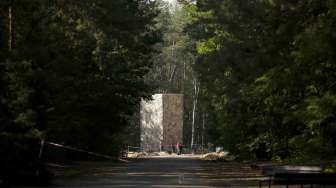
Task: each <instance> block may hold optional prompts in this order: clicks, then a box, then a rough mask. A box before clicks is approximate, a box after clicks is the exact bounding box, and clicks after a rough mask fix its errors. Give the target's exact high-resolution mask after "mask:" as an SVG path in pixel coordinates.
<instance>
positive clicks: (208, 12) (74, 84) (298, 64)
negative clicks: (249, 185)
mask: <svg viewBox="0 0 336 188" xmlns="http://www.w3.org/2000/svg"><path fill="white" fill-rule="evenodd" d="M0 18H1V19H0V141H1V142H0V148H1V149H0V154H1V156H0V158H1V163H0V164H7V166H8V164H9V166H10V165H11V164H12V163H13V161H12V162H9V161H11V160H13V159H18V158H20V157H21V156H20V152H19V151H20V150H22V149H23V148H25V147H23V146H22V145H20V140H22V139H23V138H34V139H42V140H47V141H51V142H56V143H59V144H64V145H68V146H72V147H76V148H80V149H84V150H87V151H93V152H98V153H103V154H107V155H112V156H113V155H114V156H116V155H118V152H119V151H120V149H121V148H122V147H123V146H124V145H125V144H127V143H131V144H135V143H136V142H137V141H138V140H137V139H136V138H135V137H136V135H137V134H138V132H137V131H138V130H139V121H138V117H137V113H138V111H139V102H140V101H141V100H142V99H146V100H150V98H151V95H152V94H154V93H182V94H184V108H185V109H184V141H183V142H184V145H188V146H190V147H191V148H194V147H199V146H202V147H203V145H207V144H208V143H213V144H215V145H216V146H223V147H224V149H225V150H228V151H230V153H232V154H234V155H235V156H237V158H238V159H269V160H277V161H283V160H291V161H309V160H328V159H334V158H335V155H336V137H335V135H336V114H335V112H336V34H335V29H336V2H335V1H333V0H298V1H290V0H282V1H280V0H197V1H191V0H190V1H189V0H179V1H178V2H175V3H174V4H170V3H167V2H165V1H159V0H157V1H152V0H113V1H112V0H90V1H78V0H70V1H69V0H67V1H65V0H50V1H49V0H30V1H27V0H1V2H0ZM130 135H131V136H130ZM16 142H17V144H16ZM7 143H11V144H12V145H10V147H9V146H8V145H6V144H7ZM13 145H14V146H15V147H14V148H13V147H12V146H13ZM25 149H27V148H25ZM28 149H29V148H28ZM0 175H1V174H0Z"/></svg>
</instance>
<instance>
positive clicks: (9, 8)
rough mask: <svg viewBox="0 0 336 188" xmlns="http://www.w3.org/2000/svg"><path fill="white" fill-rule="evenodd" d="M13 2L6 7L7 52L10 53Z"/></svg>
mask: <svg viewBox="0 0 336 188" xmlns="http://www.w3.org/2000/svg"><path fill="white" fill-rule="evenodd" d="M12 4H13V1H12V0H11V1H10V2H9V6H8V51H12V48H13V12H12V11H13V9H12Z"/></svg>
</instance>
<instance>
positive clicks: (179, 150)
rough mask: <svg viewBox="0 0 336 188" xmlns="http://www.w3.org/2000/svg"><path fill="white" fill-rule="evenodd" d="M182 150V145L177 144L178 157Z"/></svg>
mask: <svg viewBox="0 0 336 188" xmlns="http://www.w3.org/2000/svg"><path fill="white" fill-rule="evenodd" d="M181 149H182V145H181V144H180V142H177V144H176V154H177V155H180V154H181Z"/></svg>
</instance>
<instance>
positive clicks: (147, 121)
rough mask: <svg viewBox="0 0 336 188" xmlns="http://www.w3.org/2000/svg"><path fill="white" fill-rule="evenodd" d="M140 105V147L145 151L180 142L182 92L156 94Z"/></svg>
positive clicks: (181, 131) (157, 149)
mask: <svg viewBox="0 0 336 188" xmlns="http://www.w3.org/2000/svg"><path fill="white" fill-rule="evenodd" d="M140 106H141V107H140V127H141V147H142V148H143V149H144V150H145V151H161V150H162V149H164V150H167V149H168V150H169V149H171V147H172V146H175V145H176V143H178V142H180V143H182V135H183V95H182V94H156V95H153V100H152V101H141V105H140Z"/></svg>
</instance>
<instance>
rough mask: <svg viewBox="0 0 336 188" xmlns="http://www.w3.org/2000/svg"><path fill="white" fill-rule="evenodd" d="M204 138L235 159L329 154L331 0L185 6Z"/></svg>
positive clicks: (335, 143)
mask: <svg viewBox="0 0 336 188" xmlns="http://www.w3.org/2000/svg"><path fill="white" fill-rule="evenodd" d="M185 9H186V11H187V12H188V13H189V15H190V19H191V22H190V24H189V25H188V26H187V27H186V28H185V30H186V32H187V33H189V35H190V36H191V38H192V39H194V40H196V41H197V43H196V46H195V47H196V51H197V60H196V64H195V71H196V72H197V73H198V77H199V79H200V82H201V84H200V85H201V89H200V95H201V96H202V98H203V99H204V101H205V107H206V109H207V112H208V114H209V115H210V117H209V122H208V123H209V124H210V125H209V126H210V135H211V136H212V137H213V139H214V141H215V142H216V143H217V144H219V145H224V146H225V148H226V149H228V150H230V151H231V152H233V153H235V154H238V155H239V156H241V157H243V158H244V157H248V158H255V157H257V158H258V157H263V158H268V159H274V160H283V159H291V160H310V159H315V160H316V159H328V158H329V159H330V158H334V157H335V154H336V139H335V134H336V114H335V110H336V93H335V92H336V62H335V61H336V59H335V58H336V53H335V52H336V51H335V48H336V35H335V32H334V31H335V27H336V25H335V24H336V19H335V18H336V3H335V2H334V1H332V0H309V1H277V0H261V1H260V0H249V1H246V0H221V1H217V0H216V1H214V0H198V1H197V3H196V4H193V3H192V4H186V5H185Z"/></svg>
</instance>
